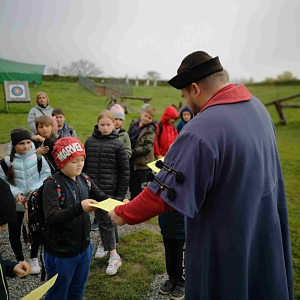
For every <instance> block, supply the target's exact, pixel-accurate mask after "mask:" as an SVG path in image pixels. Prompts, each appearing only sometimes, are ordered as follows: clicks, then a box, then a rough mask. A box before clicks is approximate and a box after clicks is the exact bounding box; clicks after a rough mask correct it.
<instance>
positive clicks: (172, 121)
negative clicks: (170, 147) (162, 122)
mask: <svg viewBox="0 0 300 300" xmlns="http://www.w3.org/2000/svg"><path fill="white" fill-rule="evenodd" d="M175 120H176V119H175V118H171V119H169V120H168V124H170V125H172V124H174V122H175Z"/></svg>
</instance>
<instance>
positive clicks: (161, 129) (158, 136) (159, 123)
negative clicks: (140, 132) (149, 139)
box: [157, 122, 163, 148]
mask: <svg viewBox="0 0 300 300" xmlns="http://www.w3.org/2000/svg"><path fill="white" fill-rule="evenodd" d="M157 124H158V127H159V133H158V135H157V142H158V148H160V136H161V134H162V131H163V125H162V124H161V122H157Z"/></svg>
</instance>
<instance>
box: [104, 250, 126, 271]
mask: <svg viewBox="0 0 300 300" xmlns="http://www.w3.org/2000/svg"><path fill="white" fill-rule="evenodd" d="M121 265H122V262H121V258H120V256H119V254H114V255H112V256H111V257H110V258H109V261H108V266H107V268H106V275H115V274H116V273H117V272H118V269H119V267H120V266H121Z"/></svg>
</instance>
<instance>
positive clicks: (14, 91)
mask: <svg viewBox="0 0 300 300" xmlns="http://www.w3.org/2000/svg"><path fill="white" fill-rule="evenodd" d="M9 91H10V97H11V98H13V99H16V98H25V86H24V85H23V84H11V85H9Z"/></svg>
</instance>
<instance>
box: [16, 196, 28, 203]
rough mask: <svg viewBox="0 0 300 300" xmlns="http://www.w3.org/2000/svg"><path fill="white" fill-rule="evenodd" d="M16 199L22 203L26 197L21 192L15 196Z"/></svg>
mask: <svg viewBox="0 0 300 300" xmlns="http://www.w3.org/2000/svg"><path fill="white" fill-rule="evenodd" d="M16 200H17V202H18V203H19V204H22V203H23V202H24V201H26V200H27V199H26V197H25V196H24V195H22V194H19V195H18V196H17V197H16Z"/></svg>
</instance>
